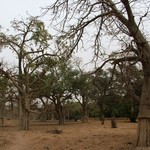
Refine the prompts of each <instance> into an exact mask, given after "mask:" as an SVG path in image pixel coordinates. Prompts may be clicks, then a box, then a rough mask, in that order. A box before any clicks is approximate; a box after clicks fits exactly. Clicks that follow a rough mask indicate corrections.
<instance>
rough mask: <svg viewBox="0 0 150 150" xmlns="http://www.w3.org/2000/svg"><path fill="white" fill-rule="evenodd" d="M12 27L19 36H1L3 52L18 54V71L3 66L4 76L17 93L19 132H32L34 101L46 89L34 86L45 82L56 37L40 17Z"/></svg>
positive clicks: (15, 34)
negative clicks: (54, 37) (30, 123)
mask: <svg viewBox="0 0 150 150" xmlns="http://www.w3.org/2000/svg"><path fill="white" fill-rule="evenodd" d="M12 27H13V29H14V30H15V33H14V34H10V35H6V34H4V33H3V32H1V33H0V41H1V46H2V47H1V49H2V50H6V48H7V50H10V51H12V52H14V53H15V55H16V57H17V59H16V61H17V67H16V69H13V70H12V69H8V66H7V67H4V65H3V63H1V67H0V74H1V75H2V76H5V78H7V79H8V80H10V81H11V82H12V83H13V85H14V86H15V87H16V89H17V92H16V93H17V95H18V96H17V99H18V107H19V129H21V130H28V129H29V114H30V112H32V110H31V107H30V105H31V100H33V99H34V98H36V97H35V96H34V95H35V93H36V92H37V91H38V90H40V89H41V88H43V87H37V86H36V87H34V86H33V85H35V84H37V82H39V81H40V80H42V78H43V76H44V75H45V73H46V69H45V68H44V62H45V58H46V57H49V58H50V57H51V56H54V55H53V53H51V51H50V49H49V42H50V40H51V39H52V37H51V35H50V34H49V33H48V31H47V30H46V28H45V25H44V23H43V22H42V21H40V20H39V19H38V18H37V17H31V18H28V19H26V21H23V20H21V21H18V20H14V21H13V22H12ZM48 50H49V52H48ZM35 74H36V75H35ZM33 76H34V77H35V78H33ZM43 86H45V85H43Z"/></svg>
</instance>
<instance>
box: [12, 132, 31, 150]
mask: <svg viewBox="0 0 150 150" xmlns="http://www.w3.org/2000/svg"><path fill="white" fill-rule="evenodd" d="M31 141H32V139H31V137H29V136H26V133H25V132H22V131H20V132H17V133H16V134H15V137H14V139H13V141H12V142H13V143H12V146H11V147H10V148H9V150H27V149H28V150H29V147H28V146H29V145H30V144H29V143H30V142H31Z"/></svg>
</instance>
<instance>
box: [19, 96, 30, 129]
mask: <svg viewBox="0 0 150 150" xmlns="http://www.w3.org/2000/svg"><path fill="white" fill-rule="evenodd" d="M25 104H26V105H25ZM28 105H29V104H27V99H20V100H19V129H20V130H25V131H26V130H29V111H28V110H29V108H28V107H29V106H28Z"/></svg>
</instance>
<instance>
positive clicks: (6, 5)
mask: <svg viewBox="0 0 150 150" xmlns="http://www.w3.org/2000/svg"><path fill="white" fill-rule="evenodd" d="M49 4H50V0H3V1H2V2H1V5H0V18H1V22H0V25H2V26H3V27H4V28H8V27H9V24H10V21H12V20H13V19H14V18H17V19H20V18H21V17H24V18H25V17H26V16H27V12H28V13H29V14H30V15H32V16H37V15H40V12H41V7H44V6H47V5H49Z"/></svg>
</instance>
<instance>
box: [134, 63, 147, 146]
mask: <svg viewBox="0 0 150 150" xmlns="http://www.w3.org/2000/svg"><path fill="white" fill-rule="evenodd" d="M143 72H144V82H143V89H142V95H141V100H140V108H139V115H138V130H137V143H136V145H137V147H150V63H146V64H145V63H144V64H143Z"/></svg>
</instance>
